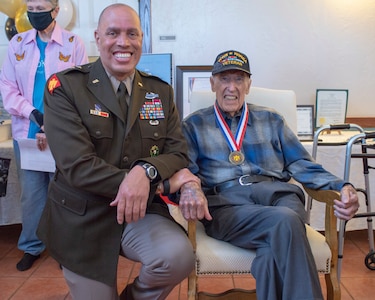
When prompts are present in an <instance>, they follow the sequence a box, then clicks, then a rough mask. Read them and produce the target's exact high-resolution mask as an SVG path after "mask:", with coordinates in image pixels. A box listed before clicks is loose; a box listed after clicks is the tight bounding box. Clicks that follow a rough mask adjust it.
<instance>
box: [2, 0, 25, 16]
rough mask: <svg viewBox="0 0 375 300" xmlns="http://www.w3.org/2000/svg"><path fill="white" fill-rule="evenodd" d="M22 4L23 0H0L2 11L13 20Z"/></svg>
mask: <svg viewBox="0 0 375 300" xmlns="http://www.w3.org/2000/svg"><path fill="white" fill-rule="evenodd" d="M22 3H24V2H23V0H0V11H1V12H3V13H4V14H6V15H7V16H8V17H9V18H12V19H13V18H14V17H15V16H16V13H17V10H18V8H19V7H20V6H21V5H22Z"/></svg>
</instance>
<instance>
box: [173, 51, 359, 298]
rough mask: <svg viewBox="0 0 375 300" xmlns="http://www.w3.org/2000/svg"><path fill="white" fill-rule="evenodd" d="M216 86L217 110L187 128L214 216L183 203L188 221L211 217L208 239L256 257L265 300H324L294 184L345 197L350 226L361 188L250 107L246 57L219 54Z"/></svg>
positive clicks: (193, 164)
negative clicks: (249, 251)
mask: <svg viewBox="0 0 375 300" xmlns="http://www.w3.org/2000/svg"><path fill="white" fill-rule="evenodd" d="M210 81H211V89H212V91H213V92H215V93H216V102H215V104H214V105H213V106H210V107H208V108H204V109H202V110H199V111H197V112H195V113H193V114H191V115H190V116H188V117H187V118H186V119H185V120H184V121H183V128H182V129H183V133H184V135H185V137H186V139H187V141H188V149H189V150H188V154H189V159H190V165H189V169H190V170H191V172H192V173H193V174H195V175H197V176H198V177H199V178H200V179H201V181H202V187H203V190H204V192H205V195H206V197H207V200H208V205H209V213H210V214H211V215H210V214H209V213H207V212H205V206H204V205H203V206H202V205H195V204H194V203H195V202H194V201H193V199H190V200H191V201H190V202H189V201H183V202H182V203H180V206H181V209H182V212H183V215H184V216H185V218H187V219H189V218H195V217H196V216H197V215H198V217H199V218H201V217H202V216H203V215H205V216H207V217H208V218H207V217H206V219H204V220H203V223H204V225H205V228H206V231H207V234H208V235H210V236H212V237H214V238H217V239H220V240H224V241H227V242H229V243H231V244H234V245H236V246H239V247H242V248H248V249H255V250H256V258H255V260H254V262H253V264H252V270H251V272H252V274H253V275H254V277H255V278H256V289H257V297H258V299H262V300H266V299H270V300H271V299H273V300H274V299H288V300H292V299H295V300H300V299H323V296H322V292H321V287H320V283H319V278H318V274H317V271H316V266H315V262H314V258H313V256H312V253H311V249H310V246H309V243H308V240H307V237H306V232H305V217H306V212H305V208H304V194H303V192H302V190H301V189H300V188H299V187H297V186H296V185H293V184H290V183H288V181H289V179H291V178H294V179H295V180H297V181H299V182H301V183H303V184H304V185H306V186H307V187H310V188H314V189H334V190H339V191H341V199H338V200H335V213H336V216H337V217H339V218H341V219H344V220H348V219H350V218H351V217H353V215H354V213H355V212H356V211H357V210H358V206H359V205H358V197H357V194H356V191H355V189H354V188H353V187H352V185H350V184H349V183H347V182H344V181H342V180H341V179H340V178H337V177H336V176H334V175H332V174H330V173H329V172H327V171H326V170H324V169H323V168H322V166H320V165H318V164H316V163H315V162H314V161H313V159H312V158H311V156H310V155H309V154H308V152H307V151H306V150H305V149H304V147H303V146H302V145H301V143H300V142H299V141H298V138H297V137H296V136H295V135H294V134H293V132H292V131H291V130H290V128H289V127H288V126H287V124H286V123H285V121H284V119H283V117H282V116H280V115H279V114H278V113H277V112H275V111H274V110H271V109H267V108H265V107H260V106H256V105H252V104H247V103H245V95H246V94H248V93H249V92H250V86H251V72H250V65H249V61H248V58H247V56H246V55H245V54H243V53H240V52H239V51H234V50H229V51H225V52H223V53H220V54H219V55H218V56H217V58H216V60H215V62H214V65H213V69H212V77H211V79H210ZM194 189H198V188H193V190H194ZM211 216H212V219H211Z"/></svg>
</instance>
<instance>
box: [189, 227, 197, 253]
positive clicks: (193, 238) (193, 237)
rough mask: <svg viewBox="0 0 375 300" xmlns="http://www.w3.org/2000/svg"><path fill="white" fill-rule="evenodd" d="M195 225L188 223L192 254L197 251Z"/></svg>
mask: <svg viewBox="0 0 375 300" xmlns="http://www.w3.org/2000/svg"><path fill="white" fill-rule="evenodd" d="M196 231H197V224H196V221H191V220H190V221H188V237H189V240H190V242H191V245H192V246H193V249H194V253H195V251H196V250H197V238H196Z"/></svg>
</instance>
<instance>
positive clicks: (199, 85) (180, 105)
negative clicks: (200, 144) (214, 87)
mask: <svg viewBox="0 0 375 300" xmlns="http://www.w3.org/2000/svg"><path fill="white" fill-rule="evenodd" d="M211 71H212V66H209V65H202V66H176V82H175V89H176V106H177V109H178V111H179V114H180V118H181V120H182V119H183V118H185V117H186V116H188V115H189V113H190V96H191V93H192V91H193V90H194V91H196V90H201V91H202V90H211V85H210V77H211Z"/></svg>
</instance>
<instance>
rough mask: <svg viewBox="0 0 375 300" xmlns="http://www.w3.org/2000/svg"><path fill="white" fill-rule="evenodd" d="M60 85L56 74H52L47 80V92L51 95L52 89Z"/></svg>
mask: <svg viewBox="0 0 375 300" xmlns="http://www.w3.org/2000/svg"><path fill="white" fill-rule="evenodd" d="M60 86H61V82H60V80H59V78H57V76H56V74H54V75H53V76H52V77H51V78H50V79H49V80H48V83H47V87H48V91H49V93H50V94H51V95H52V94H53V91H54V90H55V89H56V88H58V87H60Z"/></svg>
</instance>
